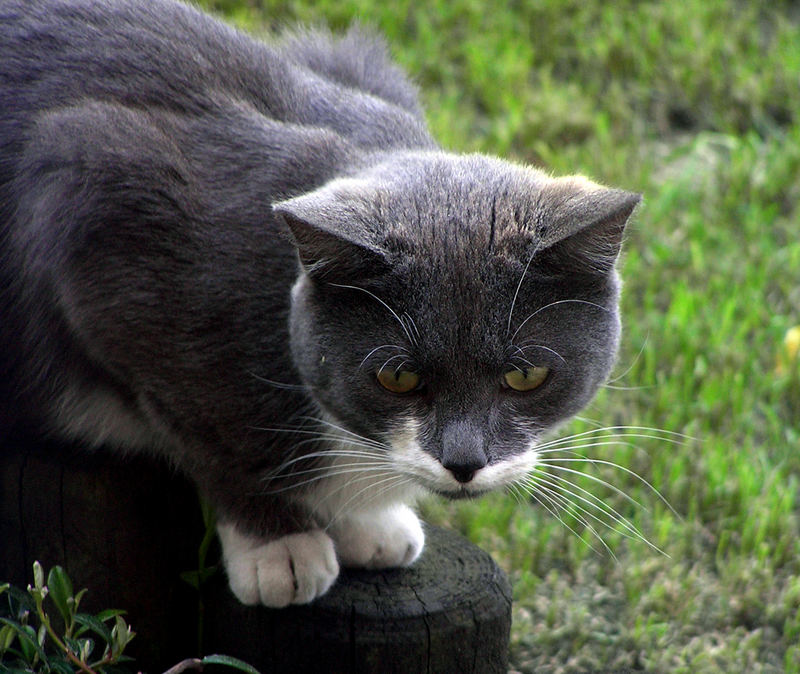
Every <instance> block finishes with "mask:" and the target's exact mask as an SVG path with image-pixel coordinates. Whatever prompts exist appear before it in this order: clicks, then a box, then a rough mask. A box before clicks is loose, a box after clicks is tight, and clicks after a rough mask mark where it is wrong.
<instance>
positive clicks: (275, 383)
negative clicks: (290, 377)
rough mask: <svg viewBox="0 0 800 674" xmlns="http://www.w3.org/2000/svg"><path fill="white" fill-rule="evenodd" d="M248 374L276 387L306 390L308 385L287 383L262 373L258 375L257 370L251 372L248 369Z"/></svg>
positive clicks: (288, 389)
mask: <svg viewBox="0 0 800 674" xmlns="http://www.w3.org/2000/svg"><path fill="white" fill-rule="evenodd" d="M247 374H249V375H250V376H251V377H253V378H255V379H257V380H258V381H262V382H264V383H265V384H269V385H270V386H273V387H275V388H279V389H285V390H287V391H305V390H306V387H305V386H304V385H303V384H286V383H284V382H281V381H274V380H272V379H267V378H266V377H262V376H261V375H258V374H256V373H255V372H251V371H250V370H247Z"/></svg>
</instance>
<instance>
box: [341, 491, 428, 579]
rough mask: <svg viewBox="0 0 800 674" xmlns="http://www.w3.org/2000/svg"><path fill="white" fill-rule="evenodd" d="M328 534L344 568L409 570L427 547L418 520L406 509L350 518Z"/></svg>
mask: <svg viewBox="0 0 800 674" xmlns="http://www.w3.org/2000/svg"><path fill="white" fill-rule="evenodd" d="M329 533H330V535H331V536H332V537H333V539H334V541H336V552H337V554H338V555H339V560H340V561H341V563H342V565H343V566H351V567H352V566H355V567H362V568H366V569H385V568H390V567H397V566H408V565H409V564H411V563H412V562H414V560H416V559H417V557H419V555H420V553H421V552H422V547H423V545H424V544H425V534H424V533H423V531H422V525H420V522H419V518H418V517H417V516H416V515H415V514H414V511H413V510H411V508H409V507H408V506H405V505H397V506H393V507H391V508H386V509H384V510H378V511H374V512H364V513H354V514H351V515H348V516H347V517H343V518H342V519H340V520H338V521H337V522H335V523H334V524H332V525H331V527H330V528H329Z"/></svg>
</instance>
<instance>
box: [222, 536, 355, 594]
mask: <svg viewBox="0 0 800 674" xmlns="http://www.w3.org/2000/svg"><path fill="white" fill-rule="evenodd" d="M217 533H218V534H219V539H220V541H221V542H222V555H223V560H224V562H225V569H226V571H227V573H228V581H229V583H230V586H231V590H232V591H233V593H234V594H235V595H236V597H237V598H238V599H239V601H241V602H242V603H243V604H258V603H261V604H264V605H266V606H271V607H273V608H282V607H284V606H288V605H289V604H307V603H308V602H310V601H312V600H314V599H316V598H317V597H319V596H321V595H323V594H325V593H326V592H327V591H328V589H329V588H330V587H331V585H333V582H334V581H335V580H336V578H337V576H338V575H339V563H338V562H337V560H336V552H335V550H334V546H333V541H332V540H331V538H330V536H328V535H327V534H326V533H325V532H324V531H322V530H321V529H312V530H311V531H304V532H300V533H296V534H288V535H286V536H281V537H280V538H276V539H275V540H272V541H267V542H265V541H264V540H263V539H260V538H256V537H253V536H249V535H247V534H244V533H242V532H241V531H239V529H237V528H236V526H235V525H233V524H219V525H218V526H217Z"/></svg>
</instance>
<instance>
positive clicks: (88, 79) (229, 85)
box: [0, 0, 432, 147]
mask: <svg viewBox="0 0 800 674" xmlns="http://www.w3.org/2000/svg"><path fill="white" fill-rule="evenodd" d="M0 90H2V94H3V98H2V103H0V119H2V120H6V121H8V120H9V119H15V120H16V121H17V125H16V126H18V125H19V122H20V120H25V119H30V117H31V114H35V113H36V112H37V111H41V110H46V109H53V108H57V107H63V106H67V105H74V104H75V103H76V102H80V101H85V100H100V101H103V102H113V103H118V104H121V105H125V106H131V107H134V108H139V109H141V108H148V107H152V108H158V109H168V110H174V111H176V112H178V113H188V114H195V115H196V114H205V113H208V112H209V111H211V112H217V111H218V110H219V108H220V107H223V108H224V107H225V106H226V105H229V104H231V102H235V103H236V104H242V103H244V104H246V105H248V106H252V107H253V108H254V109H255V110H256V111H257V112H258V114H260V115H263V116H264V117H266V118H269V119H272V120H278V121H283V122H290V123H293V124H299V125H306V126H312V127H324V128H329V129H331V130H333V131H335V132H337V133H339V134H341V135H342V136H344V137H347V138H349V139H353V140H355V141H356V143H357V144H359V145H363V146H368V147H375V146H377V147H380V146H382V145H383V146H385V145H401V146H402V145H408V146H412V147H419V146H430V145H432V141H431V140H430V138H429V136H428V134H427V132H426V130H425V128H424V124H423V122H422V118H421V114H420V112H419V108H418V105H417V100H416V92H415V90H414V87H413V86H412V85H411V84H410V83H409V82H408V80H407V79H406V77H405V76H404V74H403V73H402V72H401V71H400V70H399V69H398V68H397V67H396V66H394V65H393V64H392V63H391V61H390V59H389V58H388V57H387V55H386V50H385V47H384V46H383V44H382V43H381V41H380V40H377V39H376V38H374V37H373V36H370V35H368V34H366V33H364V32H363V31H360V30H357V29H356V30H353V31H350V33H348V34H347V35H346V36H345V37H344V38H342V39H335V38H333V37H332V36H330V35H329V34H326V33H324V32H319V31H317V32H311V31H300V32H297V33H295V34H294V35H293V36H292V37H291V38H290V39H289V40H287V41H285V43H284V44H282V45H280V44H279V45H267V44H265V43H263V42H260V41H257V40H255V39H253V38H251V37H250V36H248V35H245V34H243V33H241V32H239V31H237V30H235V29H234V28H232V27H231V26H228V25H227V24H225V23H223V22H221V21H219V20H217V19H215V18H213V17H211V16H209V15H207V14H204V13H202V12H200V11H198V10H197V9H195V8H194V7H191V6H190V5H187V4H184V3H183V2H180V1H178V0H2V1H0ZM9 133H10V131H9V130H8V128H6V129H5V133H3V130H0V134H3V135H4V136H5V137H6V138H5V140H6V141H7V140H8V135H9Z"/></svg>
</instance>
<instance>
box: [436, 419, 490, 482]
mask: <svg viewBox="0 0 800 674" xmlns="http://www.w3.org/2000/svg"><path fill="white" fill-rule="evenodd" d="M484 446H485V440H484V437H483V433H481V431H480V430H479V429H477V428H474V427H473V426H472V425H471V424H467V423H464V422H460V423H459V422H455V423H451V424H449V425H448V426H447V427H446V428H445V429H444V432H443V433H442V459H441V460H442V465H443V466H444V467H445V468H447V470H449V471H450V472H451V473H452V474H453V477H454V478H455V479H456V480H458V481H459V482H461V483H462V484H465V483H467V482H469V481H470V480H472V478H473V477H475V473H477V472H478V471H479V470H480V469H481V468H483V467H484V466H485V465H486V463H487V458H486V452H485V451H484Z"/></svg>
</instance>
